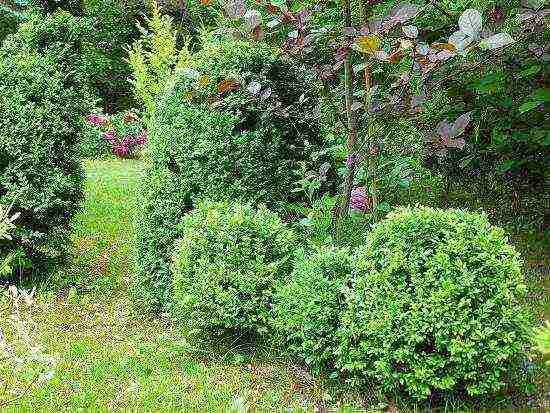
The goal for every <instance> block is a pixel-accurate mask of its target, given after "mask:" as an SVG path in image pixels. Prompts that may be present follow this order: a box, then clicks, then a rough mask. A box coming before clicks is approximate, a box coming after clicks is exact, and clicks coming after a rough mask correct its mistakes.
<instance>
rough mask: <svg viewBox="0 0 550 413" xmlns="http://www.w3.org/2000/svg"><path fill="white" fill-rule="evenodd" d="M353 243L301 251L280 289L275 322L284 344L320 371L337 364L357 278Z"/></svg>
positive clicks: (276, 297)
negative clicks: (349, 292) (350, 289)
mask: <svg viewBox="0 0 550 413" xmlns="http://www.w3.org/2000/svg"><path fill="white" fill-rule="evenodd" d="M351 270H352V259H351V256H350V251H349V250H348V249H338V248H334V247H323V248H319V249H318V250H315V251H314V252H310V253H306V252H305V251H300V252H299V253H298V255H297V257H296V262H295V263H294V270H293V272H292V274H291V276H290V277H289V278H288V280H285V281H283V282H281V283H279V285H278V288H277V292H276V295H275V304H274V314H275V315H274V322H273V324H274V327H275V329H276V331H277V333H278V334H277V335H276V338H277V339H278V340H282V341H283V343H284V344H282V346H281V347H282V348H284V349H285V351H287V352H288V353H289V354H291V355H293V356H295V357H298V358H299V359H301V360H303V361H305V362H306V363H307V364H308V365H309V366H311V367H312V368H313V370H314V371H316V372H319V371H321V372H323V371H327V370H334V366H335V358H336V349H337V348H338V341H337V336H336V332H337V330H338V328H339V325H340V314H341V313H342V312H343V311H344V310H345V298H344V293H345V288H346V286H347V284H348V282H349V281H350V279H351Z"/></svg>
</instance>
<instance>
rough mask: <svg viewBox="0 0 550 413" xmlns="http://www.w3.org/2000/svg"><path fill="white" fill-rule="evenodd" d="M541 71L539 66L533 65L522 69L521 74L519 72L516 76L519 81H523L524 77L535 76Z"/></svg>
mask: <svg viewBox="0 0 550 413" xmlns="http://www.w3.org/2000/svg"><path fill="white" fill-rule="evenodd" d="M541 69H542V66H541V65H533V66H531V67H528V68H527V69H524V70H522V71H521V72H519V74H518V76H519V77H520V78H521V79H524V78H526V77H529V76H532V75H535V74H537V73H538V72H540V70H541Z"/></svg>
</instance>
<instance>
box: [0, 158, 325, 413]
mask: <svg viewBox="0 0 550 413" xmlns="http://www.w3.org/2000/svg"><path fill="white" fill-rule="evenodd" d="M86 169H87V177H88V181H87V188H86V192H87V194H86V195H87V196H86V201H85V204H84V208H83V210H82V212H81V213H80V214H79V216H78V217H77V219H76V220H75V224H74V235H73V242H74V246H75V257H74V261H73V262H72V264H71V265H70V266H69V269H68V270H67V271H66V274H63V275H62V276H60V280H56V285H58V284H61V286H62V287H61V289H60V290H59V291H56V292H52V290H51V288H43V289H42V290H41V291H40V292H39V293H38V297H37V298H38V299H37V303H36V305H35V306H34V309H33V311H32V328H31V335H32V337H33V339H34V340H35V341H36V343H37V344H39V345H40V346H41V347H42V351H43V352H44V353H45V354H49V355H53V356H54V357H55V358H56V360H57V363H56V366H55V370H54V374H53V377H51V378H50V379H49V380H47V381H45V382H41V380H35V377H33V374H34V373H32V372H30V371H27V372H26V373H25V372H24V373H21V374H20V375H16V376H14V377H11V378H10V379H9V380H7V381H6V391H5V392H4V393H1V390H0V406H1V407H2V408H3V409H4V410H6V411H39V410H44V411H75V410H79V409H84V410H87V411H107V410H125V411H126V410H132V411H163V412H165V411H248V410H259V411H281V410H283V409H286V408H294V409H298V410H302V409H305V410H311V409H313V408H314V407H316V406H319V405H323V404H324V403H325V402H323V399H325V400H326V398H327V396H326V394H325V393H324V391H323V389H322V388H321V387H320V386H318V385H317V384H316V383H315V382H314V381H313V380H312V379H311V378H310V376H309V375H308V374H307V373H305V372H304V371H303V370H301V369H299V368H297V367H293V366H291V365H288V364H287V363H286V362H285V361H284V360H282V359H278V360H279V361H277V358H275V360H276V361H273V356H272V355H270V357H269V358H270V359H271V361H269V362H263V361H262V360H263V359H266V358H262V357H261V355H258V354H250V352H249V351H247V350H250V349H246V348H244V349H243V348H240V347H231V346H226V347H225V348H224V350H223V351H207V350H205V349H197V348H195V349H192V348H191V347H190V345H189V343H188V342H186V341H185V339H184V338H183V335H182V334H181V332H179V331H178V330H177V328H176V327H175V326H173V325H172V324H171V323H170V322H169V320H167V319H165V318H163V317H161V316H159V317H147V316H143V315H141V314H136V313H135V312H134V310H133V307H132V305H131V303H130V301H129V298H128V295H127V292H126V285H127V280H128V277H129V276H131V271H132V262H133V256H132V251H133V229H132V222H133V215H134V209H135V190H136V187H137V184H138V175H139V172H140V169H141V164H140V163H139V162H137V161H118V160H109V161H93V162H87V163H86ZM6 316H7V315H6ZM2 318H3V321H2V320H0V325H1V326H3V327H6V325H5V324H4V323H6V322H7V321H6V318H4V317H2ZM6 328H7V327H6ZM0 363H2V361H0ZM4 368H6V369H8V370H9V366H4ZM8 370H4V371H8ZM31 370H32V369H31ZM25 375H26V376H25ZM3 404H4V405H3ZM329 404H330V403H329Z"/></svg>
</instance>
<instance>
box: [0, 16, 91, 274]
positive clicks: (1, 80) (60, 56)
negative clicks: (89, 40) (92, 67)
mask: <svg viewBox="0 0 550 413" xmlns="http://www.w3.org/2000/svg"><path fill="white" fill-rule="evenodd" d="M24 26H25V25H24ZM28 29H29V26H26V29H25V30H24V31H23V32H22V33H21V34H20V36H26V35H28V36H32V35H33V32H32V31H30V30H28ZM73 46H75V45H74V44H73ZM73 50H74V49H70V48H69V49H67V48H52V49H45V50H41V51H40V52H39V51H37V50H36V48H34V47H27V46H25V47H19V45H18V44H17V41H16V39H12V41H7V42H6V43H4V47H3V48H2V49H1V50H0V130H2V139H1V140H0V202H1V203H3V204H7V205H11V204H13V210H14V212H18V213H20V214H21V215H20V218H19V220H18V226H17V229H16V230H15V231H14V232H13V234H12V238H13V239H12V241H11V242H10V243H9V244H8V245H7V246H4V247H3V248H7V249H9V250H11V251H12V252H15V251H17V252H18V253H19V254H22V255H23V256H24V257H25V258H26V259H28V260H29V261H25V263H24V264H22V265H24V266H27V265H31V264H32V265H36V264H47V263H51V262H52V261H58V260H59V258H61V256H62V255H63V252H64V251H65V250H66V248H67V245H68V243H67V239H68V229H69V222H70V220H71V218H72V216H73V215H74V214H75V212H76V211H77V209H78V205H79V202H80V200H81V199H82V196H83V179H84V177H83V171H82V168H81V166H80V163H79V156H78V150H77V148H78V146H77V144H78V140H79V138H80V136H79V135H80V134H81V133H82V130H83V116H84V115H85V114H86V113H87V112H88V111H89V109H90V100H89V99H88V97H87V96H88V95H87V91H86V89H85V88H82V86H81V84H80V82H79V79H78V75H77V74H76V73H75V71H74V70H73V69H74V67H73V66H72V63H73V60H72V59H73V56H74V55H73Z"/></svg>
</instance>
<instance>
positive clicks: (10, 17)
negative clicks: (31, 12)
mask: <svg viewBox="0 0 550 413" xmlns="http://www.w3.org/2000/svg"><path fill="white" fill-rule="evenodd" d="M24 20H25V16H24V15H23V14H21V13H19V12H18V11H16V10H12V9H11V8H10V7H8V6H5V5H3V4H0V44H2V42H3V41H4V39H5V38H6V37H7V36H8V34H12V33H15V32H16V31H17V28H18V26H19V24H21V23H22V22H23V21H24Z"/></svg>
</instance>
